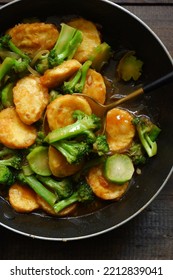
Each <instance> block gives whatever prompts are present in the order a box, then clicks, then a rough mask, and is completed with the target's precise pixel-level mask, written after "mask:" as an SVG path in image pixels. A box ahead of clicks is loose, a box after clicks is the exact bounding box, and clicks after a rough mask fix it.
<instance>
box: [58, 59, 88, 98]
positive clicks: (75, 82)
mask: <svg viewBox="0 0 173 280" xmlns="http://www.w3.org/2000/svg"><path fill="white" fill-rule="evenodd" d="M91 63H92V62H91V61H89V60H88V61H86V62H85V63H84V64H83V65H82V66H81V68H80V69H79V70H78V71H77V73H76V75H75V76H74V78H72V79H71V80H70V81H68V82H64V85H63V88H62V89H63V92H65V93H75V92H79V93H81V92H82V91H83V88H84V85H85V81H86V75H87V72H88V69H89V67H90V66H91Z"/></svg>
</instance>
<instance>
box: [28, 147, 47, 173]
mask: <svg viewBox="0 0 173 280" xmlns="http://www.w3.org/2000/svg"><path fill="white" fill-rule="evenodd" d="M26 158H27V160H28V163H29V166H30V167H31V169H32V170H33V171H34V172H35V173H36V174H38V175H42V176H49V175H51V174H52V173H51V170H50V168H49V161H48V147H45V146H38V147H36V148H34V149H33V150H32V151H31V152H30V153H29V154H28V155H27V157H26Z"/></svg>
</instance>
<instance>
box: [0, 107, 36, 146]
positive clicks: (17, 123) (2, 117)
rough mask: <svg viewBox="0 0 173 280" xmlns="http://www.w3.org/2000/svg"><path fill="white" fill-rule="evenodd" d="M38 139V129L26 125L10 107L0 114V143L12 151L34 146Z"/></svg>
mask: <svg viewBox="0 0 173 280" xmlns="http://www.w3.org/2000/svg"><path fill="white" fill-rule="evenodd" d="M36 137H37V132H36V129H35V128H34V127H32V126H29V125H27V124H24V123H23V122H22V121H21V119H20V118H19V116H18V114H17V113H16V110H15V108H13V107H10V108H6V109H3V110H2V111H1V112H0V142H1V143H2V144H4V145H5V146H7V147H8V148H12V149H24V148H28V147H29V146H31V145H32V144H34V142H35V139H36Z"/></svg>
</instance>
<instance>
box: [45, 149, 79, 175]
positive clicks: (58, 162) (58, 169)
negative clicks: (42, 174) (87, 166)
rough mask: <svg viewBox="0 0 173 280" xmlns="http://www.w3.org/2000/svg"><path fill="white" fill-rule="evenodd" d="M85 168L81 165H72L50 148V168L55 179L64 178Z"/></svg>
mask: <svg viewBox="0 0 173 280" xmlns="http://www.w3.org/2000/svg"><path fill="white" fill-rule="evenodd" d="M82 166H83V163H80V164H70V163H68V161H67V160H66V158H65V157H64V156H63V155H62V154H61V153H60V152H59V151H57V150H56V149H55V148H53V147H52V146H50V147H49V167H50V170H51V172H52V174H53V175H54V176H55V177H59V178H63V177H66V176H70V175H73V174H75V173H76V172H77V171H79V170H80V169H81V168H82Z"/></svg>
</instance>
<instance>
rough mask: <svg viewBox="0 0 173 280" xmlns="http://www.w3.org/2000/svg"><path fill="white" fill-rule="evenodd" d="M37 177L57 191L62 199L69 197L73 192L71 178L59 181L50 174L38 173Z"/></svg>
mask: <svg viewBox="0 0 173 280" xmlns="http://www.w3.org/2000/svg"><path fill="white" fill-rule="evenodd" d="M37 179H38V180H39V181H40V182H41V183H43V184H44V185H45V186H47V187H49V188H50V189H51V190H53V191H55V192H56V193H57V194H58V197H59V198H60V199H64V198H67V197H69V196H70V195H71V194H72V192H73V188H72V183H71V180H70V179H63V180H61V181H58V180H55V179H53V178H52V177H50V176H40V175H37Z"/></svg>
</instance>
